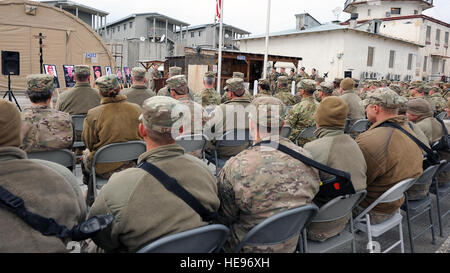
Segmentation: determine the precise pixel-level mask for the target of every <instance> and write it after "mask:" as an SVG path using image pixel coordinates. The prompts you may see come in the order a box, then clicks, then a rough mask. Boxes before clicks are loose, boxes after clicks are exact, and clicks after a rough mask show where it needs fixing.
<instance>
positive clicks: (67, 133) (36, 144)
mask: <svg viewBox="0 0 450 273" xmlns="http://www.w3.org/2000/svg"><path fill="white" fill-rule="evenodd" d="M53 83H54V81H53V76H49V75H29V76H28V77H27V90H28V92H31V93H39V92H48V91H53V86H54V85H53ZM22 140H23V141H22V146H21V148H22V149H23V150H24V151H25V152H27V153H29V152H40V151H48V150H54V149H70V148H71V147H72V144H73V141H74V131H73V125H72V118H71V117H70V115H69V114H67V113H64V112H60V111H57V110H54V109H51V108H50V107H49V106H43V105H33V106H31V107H28V108H25V110H24V111H23V113H22Z"/></svg>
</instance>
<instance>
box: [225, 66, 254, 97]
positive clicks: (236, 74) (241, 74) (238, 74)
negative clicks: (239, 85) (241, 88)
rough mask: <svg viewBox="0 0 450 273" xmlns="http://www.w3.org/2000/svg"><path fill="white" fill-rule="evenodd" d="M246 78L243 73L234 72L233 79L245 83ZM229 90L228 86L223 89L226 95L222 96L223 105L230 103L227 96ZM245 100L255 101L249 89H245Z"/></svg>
mask: <svg viewBox="0 0 450 273" xmlns="http://www.w3.org/2000/svg"><path fill="white" fill-rule="evenodd" d="M244 77H245V74H244V73H242V72H233V79H242V80H244V81H245V79H244ZM227 89H228V87H227V86H225V88H224V89H223V90H224V94H223V95H222V99H221V102H222V103H226V102H227V101H228V94H227V92H228V90H227ZM244 98H246V99H248V100H249V101H252V100H253V97H252V95H251V94H250V92H249V91H248V90H247V89H245V94H244Z"/></svg>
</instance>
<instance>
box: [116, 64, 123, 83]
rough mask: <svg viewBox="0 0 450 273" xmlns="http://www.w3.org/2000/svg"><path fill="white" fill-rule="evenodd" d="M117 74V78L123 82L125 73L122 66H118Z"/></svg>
mask: <svg viewBox="0 0 450 273" xmlns="http://www.w3.org/2000/svg"><path fill="white" fill-rule="evenodd" d="M116 76H117V79H118V80H119V83H120V84H123V74H122V68H121V67H117V68H116Z"/></svg>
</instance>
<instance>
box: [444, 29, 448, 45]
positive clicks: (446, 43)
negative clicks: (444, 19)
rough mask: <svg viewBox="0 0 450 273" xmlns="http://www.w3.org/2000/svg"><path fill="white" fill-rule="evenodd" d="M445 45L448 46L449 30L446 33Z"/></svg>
mask: <svg viewBox="0 0 450 273" xmlns="http://www.w3.org/2000/svg"><path fill="white" fill-rule="evenodd" d="M444 46H445V47H448V32H446V33H445V37H444Z"/></svg>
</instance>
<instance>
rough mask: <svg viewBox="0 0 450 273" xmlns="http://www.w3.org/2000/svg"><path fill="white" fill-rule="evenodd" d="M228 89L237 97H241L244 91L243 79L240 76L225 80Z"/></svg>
mask: <svg viewBox="0 0 450 273" xmlns="http://www.w3.org/2000/svg"><path fill="white" fill-rule="evenodd" d="M227 87H228V91H231V92H233V94H235V95H236V96H238V97H242V96H243V95H244V93H245V88H244V80H243V79H240V78H231V79H229V80H227Z"/></svg>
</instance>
